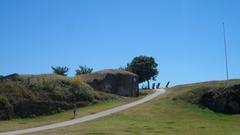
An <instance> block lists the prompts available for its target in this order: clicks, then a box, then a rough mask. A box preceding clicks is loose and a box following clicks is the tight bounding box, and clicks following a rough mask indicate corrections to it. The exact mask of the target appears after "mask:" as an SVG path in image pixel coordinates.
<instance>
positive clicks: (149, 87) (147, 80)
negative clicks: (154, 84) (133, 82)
mask: <svg viewBox="0 0 240 135" xmlns="http://www.w3.org/2000/svg"><path fill="white" fill-rule="evenodd" d="M147 83H148V89H150V83H149V80H147Z"/></svg>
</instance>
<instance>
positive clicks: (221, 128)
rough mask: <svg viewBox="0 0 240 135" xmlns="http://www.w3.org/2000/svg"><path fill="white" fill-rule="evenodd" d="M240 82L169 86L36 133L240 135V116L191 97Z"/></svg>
mask: <svg viewBox="0 0 240 135" xmlns="http://www.w3.org/2000/svg"><path fill="white" fill-rule="evenodd" d="M239 83H240V80H230V81H227V82H226V81H211V82H204V83H197V84H188V85H181V86H176V87H174V88H170V89H168V90H167V92H166V93H165V94H164V95H163V96H160V97H158V98H156V99H154V100H152V101H150V102H148V103H145V104H143V105H140V106H137V107H135V108H133V109H130V110H127V111H124V112H121V113H117V114H113V115H111V116H109V117H105V118H101V119H98V120H95V121H91V122H87V123H84V124H79V125H75V126H70V127H67V128H61V129H54V130H50V131H45V132H40V133H35V134H36V135H43V134H44V135H46V134H58V135H64V134H72V135H75V134H76V135H77V134H82V135H92V134H94V135H95V134H96V135H97V134H99V135H159V134H160V135H226V134H227V135H239V132H240V128H239V125H240V115H226V114H222V113H216V112H214V111H211V110H209V109H208V108H201V107H199V106H198V105H197V104H195V103H194V104H193V102H192V101H196V100H194V99H197V98H199V97H200V96H199V95H196V94H194V96H189V94H190V93H192V92H193V91H198V90H199V91H202V90H203V89H201V88H202V87H209V88H213V87H215V88H217V87H218V88H219V87H231V86H233V85H236V84H239ZM203 91H204V90H203ZM190 95H192V94H190ZM184 96H185V97H187V98H186V100H185V99H183V97H184Z"/></svg>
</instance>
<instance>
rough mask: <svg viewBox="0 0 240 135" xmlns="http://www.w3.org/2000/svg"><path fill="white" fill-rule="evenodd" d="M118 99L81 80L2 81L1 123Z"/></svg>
mask: <svg viewBox="0 0 240 135" xmlns="http://www.w3.org/2000/svg"><path fill="white" fill-rule="evenodd" d="M109 98H114V96H110V95H109V94H105V93H101V92H96V91H94V90H93V89H92V88H91V87H90V86H89V85H87V84H85V83H84V82H83V81H82V80H81V78H80V77H74V78H67V77H64V76H58V75H51V74H49V75H17V74H14V75H11V76H7V77H1V78H0V119H10V118H15V117H34V116H38V115H46V114H53V113H57V112H60V111H63V110H67V109H71V107H72V103H76V104H77V105H78V106H86V105H88V104H91V103H96V102H99V101H101V100H106V99H109Z"/></svg>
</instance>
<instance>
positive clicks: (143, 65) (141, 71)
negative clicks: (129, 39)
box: [126, 56, 158, 89]
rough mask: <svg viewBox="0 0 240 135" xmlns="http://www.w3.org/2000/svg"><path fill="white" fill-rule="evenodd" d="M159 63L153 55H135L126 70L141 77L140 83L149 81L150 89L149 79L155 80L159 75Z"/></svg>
mask: <svg viewBox="0 0 240 135" xmlns="http://www.w3.org/2000/svg"><path fill="white" fill-rule="evenodd" d="M157 66H158V64H157V63H156V62H155V60H154V58H153V57H147V56H139V57H135V58H134V59H133V60H132V62H131V63H129V64H128V65H127V68H126V70H127V71H130V72H132V73H135V74H137V75H138V77H139V83H142V82H145V81H147V83H148V89H150V84H149V80H151V79H153V80H155V78H156V76H157V75H158V69H157Z"/></svg>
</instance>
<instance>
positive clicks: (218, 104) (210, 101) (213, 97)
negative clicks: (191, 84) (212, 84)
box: [200, 85, 240, 114]
mask: <svg viewBox="0 0 240 135" xmlns="http://www.w3.org/2000/svg"><path fill="white" fill-rule="evenodd" d="M200 103H201V104H202V105H203V106H206V107H208V108H209V109H211V110H213V111H215V112H221V113H225V114H240V85H235V86H232V87H227V88H218V89H213V90H210V91H208V92H206V93H205V94H204V95H203V96H202V97H201V99H200Z"/></svg>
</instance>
